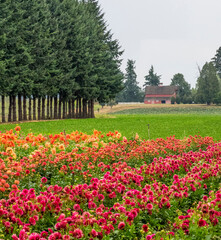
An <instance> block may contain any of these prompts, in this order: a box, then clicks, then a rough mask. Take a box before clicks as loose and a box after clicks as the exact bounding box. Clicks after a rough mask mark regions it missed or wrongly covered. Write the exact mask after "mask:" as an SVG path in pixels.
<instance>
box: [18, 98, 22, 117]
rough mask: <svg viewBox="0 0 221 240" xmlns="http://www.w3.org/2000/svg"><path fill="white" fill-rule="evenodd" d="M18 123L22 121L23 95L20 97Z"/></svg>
mask: <svg viewBox="0 0 221 240" xmlns="http://www.w3.org/2000/svg"><path fill="white" fill-rule="evenodd" d="M18 121H22V101H21V94H19V95H18Z"/></svg>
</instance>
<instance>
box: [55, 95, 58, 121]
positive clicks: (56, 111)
mask: <svg viewBox="0 0 221 240" xmlns="http://www.w3.org/2000/svg"><path fill="white" fill-rule="evenodd" d="M57 118H58V97H57V96H56V97H54V119H57Z"/></svg>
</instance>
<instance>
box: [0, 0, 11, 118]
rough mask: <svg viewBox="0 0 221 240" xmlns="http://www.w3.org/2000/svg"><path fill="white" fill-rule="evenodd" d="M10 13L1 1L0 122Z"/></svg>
mask: <svg viewBox="0 0 221 240" xmlns="http://www.w3.org/2000/svg"><path fill="white" fill-rule="evenodd" d="M10 14H11V12H10V11H9V8H8V2H7V1H1V4H0V86H1V88H0V95H1V102H2V108H1V111H2V119H1V121H2V122H5V121H6V116H5V97H6V96H7V93H8V84H9V83H8V82H7V77H6V68H7V63H6V56H7V55H6V52H5V51H6V41H7V34H6V31H7V28H6V23H5V21H6V19H7V17H8V16H9V15H10Z"/></svg>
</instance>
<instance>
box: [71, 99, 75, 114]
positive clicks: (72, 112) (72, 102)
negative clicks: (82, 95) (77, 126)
mask: <svg viewBox="0 0 221 240" xmlns="http://www.w3.org/2000/svg"><path fill="white" fill-rule="evenodd" d="M74 102H75V100H74V99H72V100H71V104H72V107H71V108H72V109H71V110H72V111H71V118H75V113H74V109H75V106H74Z"/></svg>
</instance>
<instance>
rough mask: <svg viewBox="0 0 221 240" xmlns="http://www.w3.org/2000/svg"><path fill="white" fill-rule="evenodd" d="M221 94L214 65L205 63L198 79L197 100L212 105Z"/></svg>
mask: <svg viewBox="0 0 221 240" xmlns="http://www.w3.org/2000/svg"><path fill="white" fill-rule="evenodd" d="M218 92H219V81H218V78H217V75H216V68H215V67H214V65H213V63H212V62H210V63H205V65H204V66H203V68H202V70H201V72H200V76H199V78H198V79H197V100H198V102H200V103H207V104H208V105H210V104H211V103H212V102H213V100H214V98H215V97H216V94H217V93H218Z"/></svg>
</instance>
